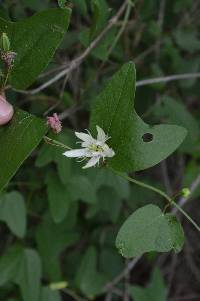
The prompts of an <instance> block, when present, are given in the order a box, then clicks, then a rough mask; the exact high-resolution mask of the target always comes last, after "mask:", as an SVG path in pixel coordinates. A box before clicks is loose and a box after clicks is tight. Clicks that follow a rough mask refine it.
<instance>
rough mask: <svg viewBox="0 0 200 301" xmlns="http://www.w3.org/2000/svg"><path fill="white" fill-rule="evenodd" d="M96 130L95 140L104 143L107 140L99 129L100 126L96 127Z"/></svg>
mask: <svg viewBox="0 0 200 301" xmlns="http://www.w3.org/2000/svg"><path fill="white" fill-rule="evenodd" d="M96 128H97V140H98V141H100V142H103V143H105V141H106V140H108V136H107V135H106V134H105V132H104V130H103V129H102V128H100V126H98V125H97V126H96Z"/></svg>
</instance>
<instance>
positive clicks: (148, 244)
mask: <svg viewBox="0 0 200 301" xmlns="http://www.w3.org/2000/svg"><path fill="white" fill-rule="evenodd" d="M183 242H184V233H183V229H182V227H181V224H180V223H179V222H178V221H177V219H176V217H175V216H172V215H165V214H163V212H162V211H161V209H160V208H159V207H157V206H155V205H146V206H144V207H142V208H140V209H138V210H136V211H135V212H134V213H133V214H132V215H131V216H129V218H128V219H127V220H126V221H125V223H124V224H123V225H122V227H121V229H120V231H119V233H118V235H117V238H116V247H117V248H118V249H119V252H120V253H121V255H122V256H124V257H128V258H129V257H135V256H140V255H142V254H143V253H145V252H150V251H157V252H168V251H170V250H172V249H174V250H175V252H178V251H180V250H181V249H182V246H183Z"/></svg>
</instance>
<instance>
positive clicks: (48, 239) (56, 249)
mask: <svg viewBox="0 0 200 301" xmlns="http://www.w3.org/2000/svg"><path fill="white" fill-rule="evenodd" d="M76 211H77V207H76V206H72V208H71V207H70V210H69V212H68V214H67V216H66V218H65V220H64V221H63V222H61V223H59V224H55V223H54V222H53V221H52V219H51V218H50V216H49V214H48V215H47V214H46V215H45V216H44V218H43V220H42V222H41V223H40V224H39V226H38V228H37V232H36V240H37V245H38V250H39V253H40V255H41V257H42V263H43V267H44V273H45V276H47V277H48V279H50V280H51V281H60V280H61V279H62V274H61V267H60V260H59V256H60V254H61V252H62V251H63V250H64V249H65V248H67V247H69V246H71V245H73V244H74V243H75V242H76V241H77V240H78V239H79V233H78V231H77V230H76V229H75V230H73V227H74V225H75V223H76ZM52 237H56V239H52Z"/></svg>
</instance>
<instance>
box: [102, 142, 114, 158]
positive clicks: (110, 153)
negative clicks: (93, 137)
mask: <svg viewBox="0 0 200 301" xmlns="http://www.w3.org/2000/svg"><path fill="white" fill-rule="evenodd" d="M103 155H104V156H105V157H108V158H112V157H113V156H114V155H115V152H114V150H113V149H112V148H111V147H109V146H108V145H107V144H104V146H103Z"/></svg>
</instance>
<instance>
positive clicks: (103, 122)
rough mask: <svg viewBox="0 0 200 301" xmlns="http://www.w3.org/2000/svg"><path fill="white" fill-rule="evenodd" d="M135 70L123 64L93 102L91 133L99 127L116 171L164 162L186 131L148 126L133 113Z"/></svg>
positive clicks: (181, 128) (130, 65) (132, 66)
mask: <svg viewBox="0 0 200 301" xmlns="http://www.w3.org/2000/svg"><path fill="white" fill-rule="evenodd" d="M135 79H136V76H135V67H134V64H133V63H131V62H130V63H127V64H125V65H124V66H123V67H122V68H121V69H120V70H119V71H118V72H117V73H116V74H115V75H114V76H113V78H112V79H111V80H110V81H109V83H108V85H107V86H106V88H105V89H104V90H103V92H102V93H101V94H100V95H99V96H98V97H97V99H96V106H95V108H94V109H93V111H92V115H91V130H92V131H93V133H95V127H96V125H99V126H100V127H101V128H102V129H103V130H104V131H105V132H106V133H107V134H108V135H109V136H110V137H111V139H110V140H109V141H108V144H109V146H111V147H112V148H113V149H114V151H115V153H116V155H115V156H114V157H113V158H112V159H111V160H110V161H109V164H110V166H111V167H112V168H114V169H116V170H119V171H138V170H143V169H146V168H149V167H151V166H153V165H155V164H157V163H159V162H160V161H162V160H164V159H165V158H166V157H168V156H169V155H170V154H171V153H173V152H174V151H175V150H176V149H177V147H178V146H179V145H180V144H181V143H182V142H183V140H184V138H185V137H186V134H187V131H186V130H185V129H184V128H183V127H180V126H176V125H155V126H152V125H148V124H146V123H145V122H144V121H143V120H142V119H141V118H140V117H139V116H138V115H137V113H136V112H135V111H134V109H133V105H134V96H135Z"/></svg>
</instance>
